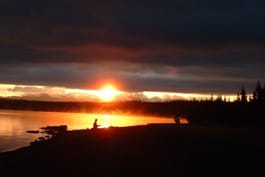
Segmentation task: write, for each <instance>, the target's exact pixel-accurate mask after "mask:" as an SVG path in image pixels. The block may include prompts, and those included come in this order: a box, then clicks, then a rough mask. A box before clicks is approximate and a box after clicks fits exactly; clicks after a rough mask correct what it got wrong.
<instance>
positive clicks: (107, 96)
mask: <svg viewBox="0 0 265 177" xmlns="http://www.w3.org/2000/svg"><path fill="white" fill-rule="evenodd" d="M118 94H119V91H118V90H117V89H116V87H115V86H114V85H112V84H105V85H104V86H103V87H102V88H101V89H100V90H99V91H98V94H97V95H98V96H99V97H100V99H101V100H102V101H105V102H110V101H113V100H114V99H115V96H116V95H118Z"/></svg>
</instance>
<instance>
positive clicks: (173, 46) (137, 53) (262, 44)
mask: <svg viewBox="0 0 265 177" xmlns="http://www.w3.org/2000/svg"><path fill="white" fill-rule="evenodd" d="M264 19H265V2H264V1H261V0H222V1H213V0H174V1H173V0H163V1H161V0H160V1H159V0H150V1H149V0H141V1H137V0H129V1H110V0H108V1H107V0H106V1H103V0H97V1H85V0H45V1H36V0H1V1H0V21H1V23H0V96H1V97H15V98H27V99H37V100H38V99H39V100H60V101H62V100H64V101H67V100H75V101H78V100H81V101H90V100H92V101H97V100H99V97H98V96H97V94H98V93H96V92H93V91H95V90H100V89H101V88H102V87H103V86H104V84H108V83H111V84H112V85H114V86H115V88H116V89H117V90H119V93H117V95H116V96H117V99H118V100H119V99H121V100H131V99H142V100H172V99H179V98H180V99H186V98H192V97H199V96H205V95H210V94H211V93H213V94H215V95H220V94H223V95H235V94H236V93H237V92H238V91H240V89H241V87H242V86H244V87H245V88H246V91H247V92H248V93H251V92H252V91H253V90H254V88H255V84H256V82H257V80H260V81H261V82H262V83H263V82H264V81H265V70H264V68H265V33H264V32H265V20H264ZM194 94H197V95H194ZM100 98H102V97H100Z"/></svg>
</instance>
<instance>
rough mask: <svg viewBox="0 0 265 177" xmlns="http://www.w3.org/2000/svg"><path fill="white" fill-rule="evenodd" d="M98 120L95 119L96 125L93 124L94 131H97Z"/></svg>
mask: <svg viewBox="0 0 265 177" xmlns="http://www.w3.org/2000/svg"><path fill="white" fill-rule="evenodd" d="M97 122H98V119H95V121H94V124H93V129H97V128H98V123H97Z"/></svg>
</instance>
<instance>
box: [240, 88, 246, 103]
mask: <svg viewBox="0 0 265 177" xmlns="http://www.w3.org/2000/svg"><path fill="white" fill-rule="evenodd" d="M240 101H241V102H242V103H246V102H247V95H246V90H245V88H244V87H243V86H242V88H241V92H240Z"/></svg>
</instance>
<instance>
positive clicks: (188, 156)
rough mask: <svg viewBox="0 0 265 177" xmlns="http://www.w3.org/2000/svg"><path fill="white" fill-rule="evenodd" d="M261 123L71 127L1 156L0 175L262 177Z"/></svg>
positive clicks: (264, 170) (264, 132) (263, 147)
mask: <svg viewBox="0 0 265 177" xmlns="http://www.w3.org/2000/svg"><path fill="white" fill-rule="evenodd" d="M264 164H265V129H264V128H262V127H217V126H214V127H198V126H181V125H166V126H157V125H156V126H155V125H153V126H136V127H125V128H108V129H98V130H94V131H93V130H80V131H69V132H67V133H66V134H63V135H58V136H57V137H55V138H53V139H50V140H48V141H44V142H40V143H36V144H34V145H32V146H29V147H25V148H22V149H19V150H16V151H12V152H8V153H3V154H0V176H13V177H16V176H58V177H59V176H65V177H66V176H67V177H71V176H84V177H85V176H93V177H105V176H106V177H108V176H146V177H148V176H149V177H152V176H164V177H167V176H175V177H177V176H185V177H189V176H204V177H208V176H233V177H239V176H264V175H265V167H264Z"/></svg>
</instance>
